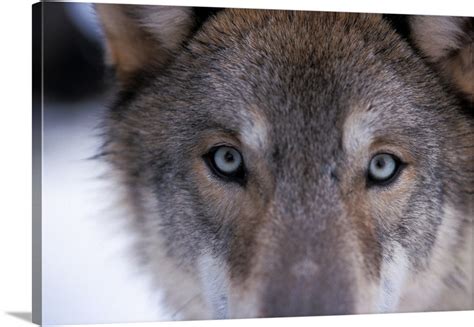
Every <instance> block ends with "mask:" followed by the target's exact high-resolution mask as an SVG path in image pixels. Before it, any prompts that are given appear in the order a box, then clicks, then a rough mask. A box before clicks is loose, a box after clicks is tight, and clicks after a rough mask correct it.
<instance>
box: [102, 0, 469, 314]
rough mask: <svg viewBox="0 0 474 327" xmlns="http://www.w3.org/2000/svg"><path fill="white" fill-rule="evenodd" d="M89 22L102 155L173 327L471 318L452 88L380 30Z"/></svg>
mask: <svg viewBox="0 0 474 327" xmlns="http://www.w3.org/2000/svg"><path fill="white" fill-rule="evenodd" d="M97 10H98V13H99V15H100V17H101V18H102V22H103V26H104V31H105V36H106V39H107V42H108V51H109V58H110V60H111V63H112V64H114V65H115V67H116V69H117V73H118V76H119V83H120V90H119V93H118V96H117V100H116V101H115V103H114V105H113V106H112V108H111V110H110V112H109V115H108V117H107V120H106V123H105V125H106V144H105V146H104V151H105V153H106V154H107V157H108V158H109V160H110V161H111V162H112V163H113V165H114V167H115V168H116V171H117V172H119V174H120V179H121V182H122V183H123V184H124V185H126V187H127V193H128V199H129V202H130V205H131V207H132V209H133V216H132V217H130V219H132V220H133V226H134V229H136V232H137V233H138V234H137V235H139V242H138V246H137V248H138V249H139V251H140V256H141V259H142V262H143V263H144V264H145V265H146V266H147V267H148V268H149V269H150V271H151V273H152V274H153V275H154V277H155V278H156V282H157V284H158V286H160V287H161V288H164V289H165V290H166V292H167V293H166V299H167V301H168V304H169V305H170V306H171V307H173V310H174V311H175V312H176V313H177V315H176V316H178V317H181V318H194V319H196V318H211V317H214V318H224V317H270V316H297V315H321V314H346V313H368V312H388V311H415V310H443V309H468V308H472V307H473V304H472V294H473V291H472V261H471V260H472V215H473V214H472V191H473V176H474V175H473V170H472V168H473V167H472V159H473V121H472V112H470V111H469V108H468V107H469V101H470V100H469V99H470V96H471V95H472V87H471V89H470V91H469V88H467V89H466V88H465V85H468V82H469V81H466V80H463V82H462V83H460V84H456V83H454V82H453V81H455V78H452V79H451V77H450V76H451V75H449V74H450V71H449V70H447V68H446V67H445V66H446V65H445V63H444V61H443V60H444V57H443V56H441V55H440V56H437V57H429V55H430V54H429V53H424V52H423V49H422V48H423V47H422V46H421V47H417V44H418V43H416V42H409V40H412V39H410V36H408V39H407V38H404V37H403V36H401V35H399V34H398V33H397V32H396V31H395V29H394V27H392V25H391V24H390V23H389V22H388V21H387V20H386V19H385V18H384V17H382V16H380V15H362V14H335V13H317V12H286V11H266V10H265V11H264V10H261V11H260V10H220V11H217V10H213V11H212V12H210V13H204V11H203V10H202V9H200V10H193V9H191V8H173V7H159V6H150V7H147V6H138V7H137V6H114V5H98V6H97ZM420 19H421V18H418V17H412V18H409V19H408V24H409V25H408V26H409V27H411V28H412V29H413V28H414V26H416V28H418V29H422V28H423V27H424V26H425V25H426V24H424V23H429V24H435V23H436V18H432V19H431V20H430V19H429V18H426V17H425V18H422V19H421V20H420ZM443 19H444V18H443ZM433 20H434V21H433ZM438 20H440V19H439V18H438ZM446 21H449V20H446ZM443 22H444V21H442V19H441V23H440V24H441V25H442V23H443ZM449 22H451V21H449ZM456 22H460V23H462V24H464V25H462V24H461V25H462V26H468V24H466V22H465V21H464V20H463V19H462V18H460V19H458V21H456ZM429 24H428V25H429ZM461 25H459V26H460V27H459V30H457V32H456V33H458V34H459V33H462V32H463V28H464V27H462V26H461ZM436 26H437V27H438V28H439V29H442V26H439V24H438V25H436ZM456 26H458V25H456ZM417 32H418V33H417V34H416V35H417V36H418V35H424V34H423V33H424V32H423V33H422V31H419V30H417ZM413 33H414V32H412V34H413ZM446 33H447V34H449V33H448V32H446ZM467 33H471V34H470V35H472V31H469V30H468V32H467ZM452 34H453V33H452ZM458 34H456V35H457V36H453V37H458V36H459V35H458ZM413 39H416V38H413ZM458 39H459V38H458ZM423 41H428V40H425V39H423ZM433 42H434V41H433ZM471 42H472V40H471ZM440 46H442V47H444V48H443V49H444V50H446V49H447V48H446V47H445V44H443V45H440ZM465 46H468V47H469V46H471V47H472V43H471V45H470V44H469V43H466V44H464V43H459V42H458V43H455V45H453V48H452V49H451V50H450V51H448V52H449V58H450V60H453V58H454V57H455V56H456V55H458V54H459V55H464V51H465V50H464V47H465ZM456 47H457V48H456ZM446 51H447V50H446ZM426 57H429V58H432V60H431V61H430V60H424V58H426ZM433 58H435V59H433ZM469 64H470V66H469V65H468V66H469V67H468V69H470V70H471V71H472V60H471V62H470V63H469ZM440 67H443V68H442V69H441V68H440ZM456 76H458V75H456ZM456 78H457V77H456ZM471 82H472V80H471ZM471 85H472V84H471ZM466 90H467V91H466ZM469 92H471V93H469ZM454 94H456V97H455V96H454ZM463 97H464V99H463V100H462V101H460V100H459V99H460V98H463ZM466 103H467V104H466Z"/></svg>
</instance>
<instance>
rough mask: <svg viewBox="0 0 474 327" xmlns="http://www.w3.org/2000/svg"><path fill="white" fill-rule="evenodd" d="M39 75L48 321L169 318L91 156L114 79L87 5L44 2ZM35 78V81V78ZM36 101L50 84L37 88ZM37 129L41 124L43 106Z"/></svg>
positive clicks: (37, 37)
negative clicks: (135, 255)
mask: <svg viewBox="0 0 474 327" xmlns="http://www.w3.org/2000/svg"><path fill="white" fill-rule="evenodd" d="M42 5H43V24H44V27H43V36H42V38H41V34H40V30H39V27H38V26H36V27H35V25H34V27H33V28H34V31H33V36H34V39H33V47H34V53H36V54H38V53H41V47H42V46H43V54H44V55H43V61H42V58H41V56H34V58H33V60H34V65H33V67H34V72H33V73H34V74H36V76H39V75H38V74H41V69H43V71H42V72H43V96H44V97H43V101H44V102H43V103H44V105H43V108H42V109H43V112H42V119H43V149H42V150H43V174H42V176H43V180H42V197H43V198H42V210H43V211H42V269H43V271H42V289H43V293H42V300H43V302H42V312H43V323H44V324H58V325H61V324H82V323H106V322H130V321H152V320H160V319H168V317H167V316H166V315H165V314H164V312H163V311H162V310H161V307H160V304H159V303H160V302H159V301H160V294H157V293H155V292H151V287H150V285H149V280H148V278H147V276H146V275H145V274H144V273H142V272H141V271H140V269H139V267H136V266H135V262H134V261H133V259H132V258H131V257H130V254H129V253H128V249H129V245H130V242H131V241H132V239H131V236H130V235H129V233H128V230H127V228H126V226H125V224H124V223H125V221H126V219H124V217H123V216H124V215H126V214H125V213H123V212H121V211H120V205H119V203H120V199H119V198H118V196H117V194H115V192H114V191H115V190H116V187H115V186H114V185H113V184H112V180H111V179H110V178H109V177H108V176H107V168H108V167H107V165H106V164H105V163H104V162H103V161H101V159H91V158H92V157H94V155H96V154H97V153H98V152H99V147H100V145H101V139H100V136H99V135H100V128H99V125H100V122H101V119H102V115H103V114H104V110H106V105H107V103H108V102H109V100H110V97H111V93H112V85H113V82H114V81H113V78H112V77H113V74H111V73H110V72H109V71H108V70H107V68H106V67H105V65H104V51H103V44H102V37H101V32H100V26H99V24H98V22H97V19H96V16H95V13H94V8H93V6H92V5H91V4H86V3H43V4H42ZM34 76H35V75H34ZM33 93H34V98H35V99H40V96H41V88H40V84H38V83H34V85H33ZM33 110H35V112H34V113H33V114H34V120H35V122H34V124H36V126H38V124H39V122H40V119H41V106H35V107H34V109H33Z"/></svg>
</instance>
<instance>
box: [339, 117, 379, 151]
mask: <svg viewBox="0 0 474 327" xmlns="http://www.w3.org/2000/svg"><path fill="white" fill-rule="evenodd" d="M376 117H377V115H376V113H375V112H374V111H368V112H367V111H365V110H361V109H355V110H354V111H353V112H352V113H351V114H349V116H348V117H347V118H346V121H345V122H344V132H343V133H344V134H343V145H344V149H345V151H346V152H347V153H357V152H358V151H360V150H361V149H367V148H368V146H369V145H370V143H371V142H372V139H373V133H374V129H373V126H374V122H375V119H376Z"/></svg>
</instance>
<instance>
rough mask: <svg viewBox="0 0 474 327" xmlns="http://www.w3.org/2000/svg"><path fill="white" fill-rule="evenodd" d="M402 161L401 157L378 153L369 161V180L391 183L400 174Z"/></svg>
mask: <svg viewBox="0 0 474 327" xmlns="http://www.w3.org/2000/svg"><path fill="white" fill-rule="evenodd" d="M400 163H401V161H400V159H398V158H397V157H396V156H394V155H392V154H388V153H379V154H376V155H375V156H373V157H372V159H371V160H370V163H369V172H368V179H369V181H371V182H372V183H375V184H386V183H390V182H391V181H393V180H394V178H395V177H396V176H397V175H398V172H399V171H400V166H401V164H400Z"/></svg>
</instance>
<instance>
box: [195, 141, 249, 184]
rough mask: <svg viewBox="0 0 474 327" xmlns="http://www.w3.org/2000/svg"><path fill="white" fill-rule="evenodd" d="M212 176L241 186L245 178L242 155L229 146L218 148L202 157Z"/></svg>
mask: <svg viewBox="0 0 474 327" xmlns="http://www.w3.org/2000/svg"><path fill="white" fill-rule="evenodd" d="M204 159H205V161H206V162H207V164H208V166H209V167H210V168H211V170H212V171H213V173H214V174H216V175H217V176H218V177H220V178H221V179H224V180H226V181H234V182H238V183H239V184H242V183H243V181H244V178H245V168H244V160H243V158H242V154H241V153H240V152H239V151H238V150H237V149H235V148H233V147H230V146H218V147H215V148H213V149H211V151H209V153H208V154H206V155H205V156H204Z"/></svg>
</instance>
